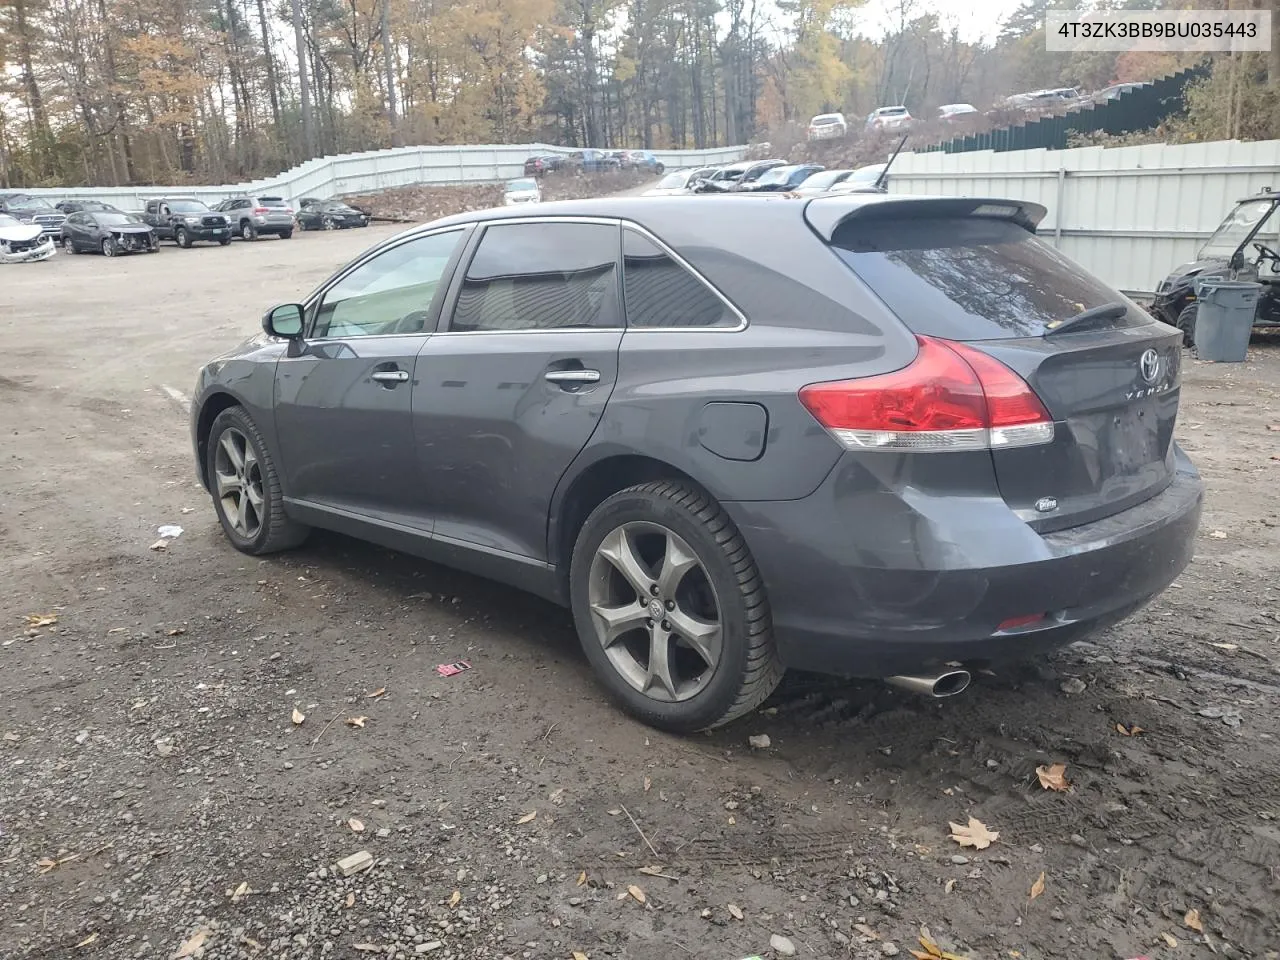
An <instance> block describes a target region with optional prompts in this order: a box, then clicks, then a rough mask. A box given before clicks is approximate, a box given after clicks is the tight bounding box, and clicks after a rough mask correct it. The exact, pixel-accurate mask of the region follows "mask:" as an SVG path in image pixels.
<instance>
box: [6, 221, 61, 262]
mask: <svg viewBox="0 0 1280 960" xmlns="http://www.w3.org/2000/svg"><path fill="white" fill-rule="evenodd" d="M56 249H57V248H56V247H55V246H54V243H53V237H46V236H45V235H44V229H43V228H42V227H41V226H40V224H38V223H23V222H22V221H21V220H18V219H16V218H14V217H11V216H9V215H8V214H7V213H0V263H34V262H35V261H37V260H48V259H49V258H50V257H52V256H53V252H54V250H56Z"/></svg>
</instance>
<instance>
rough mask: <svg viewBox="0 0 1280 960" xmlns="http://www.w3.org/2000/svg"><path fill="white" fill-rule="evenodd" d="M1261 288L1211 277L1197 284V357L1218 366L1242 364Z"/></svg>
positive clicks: (1242, 281)
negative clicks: (1222, 364) (1221, 364)
mask: <svg viewBox="0 0 1280 960" xmlns="http://www.w3.org/2000/svg"><path fill="white" fill-rule="evenodd" d="M1261 290H1262V284H1260V283H1251V282H1249V281H1247V280H1221V279H1217V278H1214V277H1210V278H1208V279H1205V280H1197V281H1196V298H1197V300H1198V301H1199V307H1198V308H1197V309H1196V336H1195V340H1196V356H1198V357H1199V358H1200V359H1201V360H1212V361H1215V362H1218V363H1243V362H1244V360H1245V358H1246V357H1247V356H1248V355H1249V334H1250V333H1252V332H1253V317H1254V314H1255V313H1256V312H1257V309H1258V295H1259V293H1260V292H1261Z"/></svg>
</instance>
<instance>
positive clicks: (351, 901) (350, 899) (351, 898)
mask: <svg viewBox="0 0 1280 960" xmlns="http://www.w3.org/2000/svg"><path fill="white" fill-rule="evenodd" d="M355 905H356V895H355V891H352V892H351V893H348V894H347V906H348V907H354V906H355Z"/></svg>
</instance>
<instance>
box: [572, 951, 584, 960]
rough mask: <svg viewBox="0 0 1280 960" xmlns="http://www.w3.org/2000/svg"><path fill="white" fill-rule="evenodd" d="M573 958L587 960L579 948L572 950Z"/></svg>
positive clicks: (574, 959)
mask: <svg viewBox="0 0 1280 960" xmlns="http://www.w3.org/2000/svg"><path fill="white" fill-rule="evenodd" d="M573 960H587V955H586V954H585V953H583V952H582V951H581V950H575V951H573Z"/></svg>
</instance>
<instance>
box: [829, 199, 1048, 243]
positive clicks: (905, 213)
mask: <svg viewBox="0 0 1280 960" xmlns="http://www.w3.org/2000/svg"><path fill="white" fill-rule="evenodd" d="M1046 213H1048V211H1047V210H1046V208H1045V207H1043V206H1041V205H1040V204H1038V203H1031V202H1030V201H1027V200H1005V199H1002V198H993V197H912V196H901V195H898V196H888V195H881V196H872V195H868V194H860V195H859V194H852V195H849V196H847V197H815V198H814V199H813V200H810V201H809V203H808V204H806V206H805V208H804V217H805V220H807V221H808V222H809V226H810V227H812V228H813V230H814V231H816V232H817V234H818V236H820V237H822V239H823V240H825V241H826V242H827V243H830V242H831V241H832V238H833V237H834V236H835V233H836V231H837V230H838V229H839V228H840V227H841V226H843V225H844V224H846V223H850V222H854V221H857V222H865V221H875V220H898V221H901V220H921V219H931V220H932V219H949V218H955V217H984V218H990V219H995V220H1007V221H1009V222H1011V223H1015V224H1017V225H1018V226H1020V227H1022V228H1023V229H1024V230H1027V231H1028V232H1030V233H1035V232H1036V227H1037V226H1038V225H1039V223H1040V221H1041V220H1043V219H1044V217H1045V214H1046Z"/></svg>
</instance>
